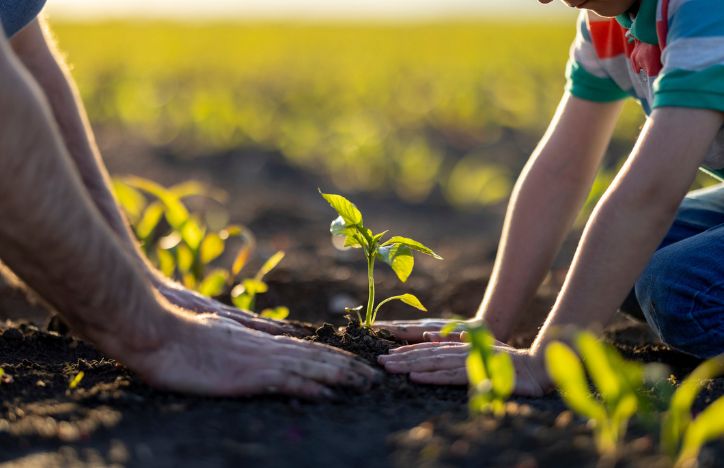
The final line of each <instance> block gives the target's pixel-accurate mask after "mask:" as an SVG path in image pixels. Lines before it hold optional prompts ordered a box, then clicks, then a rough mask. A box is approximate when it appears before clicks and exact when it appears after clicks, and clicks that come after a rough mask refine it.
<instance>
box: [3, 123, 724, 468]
mask: <svg viewBox="0 0 724 468" xmlns="http://www.w3.org/2000/svg"><path fill="white" fill-rule="evenodd" d="M100 140H101V141H102V142H103V141H107V142H110V143H108V144H110V145H111V146H112V149H107V150H106V151H105V153H106V156H107V157H108V156H109V155H110V158H109V160H108V162H109V166H110V168H111V171H112V172H113V173H115V174H120V173H129V172H130V173H138V174H143V175H144V177H150V178H154V179H156V180H159V181H160V182H162V183H165V184H169V183H172V182H178V181H183V180H187V179H189V178H192V177H193V178H196V179H200V180H203V181H207V182H209V183H212V184H213V185H214V186H216V187H221V188H223V189H224V190H226V191H227V192H228V193H229V200H230V202H229V207H230V212H231V215H232V220H233V221H234V222H242V223H245V224H247V225H248V226H250V227H251V229H252V230H253V231H254V232H255V233H256V234H257V236H258V237H259V249H258V252H257V256H256V258H255V259H254V262H256V265H258V264H260V263H261V262H262V261H263V259H264V258H266V257H267V256H268V255H269V254H270V253H273V251H275V249H279V248H282V249H284V250H285V251H287V258H285V260H284V262H283V263H282V265H281V266H280V267H279V268H278V269H277V270H275V271H274V272H273V273H272V274H271V275H270V277H269V284H270V291H269V293H267V294H265V295H263V296H260V297H259V306H260V307H265V306H268V305H281V304H284V305H287V306H289V307H290V309H291V310H292V315H291V318H292V319H294V320H298V321H300V322H305V323H306V324H307V325H306V326H307V328H308V329H309V330H310V333H311V335H310V336H309V337H308V338H307V339H310V340H314V341H319V342H324V343H328V344H331V345H333V346H338V347H340V348H343V349H347V350H349V351H352V352H354V353H356V354H358V355H360V356H361V357H362V358H365V359H367V360H369V361H370V362H372V363H374V362H375V357H376V356H377V355H379V354H382V353H385V352H387V351H388V349H389V348H390V347H393V346H397V345H399V344H400V343H399V342H397V341H396V340H395V339H394V338H393V337H391V336H389V335H385V334H378V333H370V332H367V331H366V330H362V329H360V328H359V327H358V326H356V325H355V324H354V322H351V323H350V322H348V321H347V320H346V319H345V317H344V314H343V309H344V307H345V306H354V305H357V304H361V303H363V301H364V300H365V298H366V294H367V289H366V275H365V270H364V268H365V265H364V262H363V261H360V260H361V259H359V258H357V255H356V254H359V252H355V251H338V250H336V249H334V247H333V246H332V245H331V243H330V241H329V237H328V234H327V226H328V223H329V221H330V220H331V219H332V217H333V216H332V212H331V210H330V209H329V208H328V207H327V206H326V204H325V203H324V202H323V200H321V198H319V197H318V194H317V193H316V187H318V186H320V187H331V183H330V182H329V181H328V180H326V179H324V177H323V176H320V175H315V174H310V173H306V172H304V171H301V170H299V169H296V168H293V167H289V166H286V165H284V164H283V160H282V159H281V158H280V157H279V156H278V155H274V154H271V155H270V154H255V153H249V152H240V153H230V154H222V155H208V156H207V157H206V158H203V159H198V158H194V159H180V158H175V157H173V156H172V155H169V154H167V153H164V152H160V153H159V152H158V150H157V151H156V152H155V153H154V152H152V151H151V150H150V149H148V148H145V147H142V146H139V147H135V146H133V144H132V141H131V142H130V143H129V142H124V143H123V144H118V143H119V142H117V141H115V140H113V139H112V138H105V139H104V138H103V137H102V136H101V138H100ZM527 150H529V148H524V149H523V150H522V152H526V151H527ZM131 155H132V157H131ZM130 161H133V162H130ZM245 168H253V171H252V172H253V173H252V174H249V173H248V171H246V172H245ZM350 198H352V199H353V201H355V202H356V203H357V204H358V206H359V207H360V208H361V209H362V212H363V213H364V214H365V215H366V218H365V219H366V221H367V222H368V224H370V225H372V226H373V227H375V230H376V231H378V230H382V229H383V228H385V229H386V228H390V229H391V232H392V233H394V234H401V235H410V236H413V237H415V238H418V239H419V240H420V241H422V242H424V243H425V244H428V245H430V246H432V247H434V248H435V249H436V250H437V251H438V252H439V253H441V254H442V256H443V257H445V261H444V262H436V261H433V260H431V259H427V258H420V259H418V264H417V265H416V269H415V271H414V272H413V274H412V276H411V278H410V280H409V282H408V283H407V284H405V285H401V284H399V283H398V282H397V281H396V280H395V278H394V276H393V274H392V273H391V272H389V271H386V270H383V269H380V271H379V273H378V275H377V278H378V285H377V288H378V291H379V293H378V294H379V295H380V296H385V295H388V294H393V293H398V294H399V293H400V292H401V291H403V290H404V291H409V292H412V293H414V294H416V295H417V296H418V297H420V299H421V300H422V302H423V303H424V304H426V305H427V306H428V309H430V310H431V311H434V312H431V314H434V315H436V316H453V315H458V316H469V315H470V314H471V313H473V311H474V310H475V309H476V307H477V305H478V302H479V301H480V298H481V297H482V293H483V291H484V288H485V284H486V280H487V278H488V276H489V271H490V267H491V262H492V259H493V255H494V250H495V247H496V236H497V232H498V231H499V229H500V222H501V214H502V210H501V207H492V208H488V209H478V210H473V211H464V212H461V211H455V210H453V209H451V208H450V207H447V206H446V205H445V204H444V203H442V202H440V200H439V199H437V198H435V197H432V198H431V199H430V200H427V201H426V202H425V203H422V204H417V205H414V204H406V203H403V202H401V201H399V200H397V199H395V198H394V197H392V196H391V195H385V194H375V195H370V194H352V195H351V196H350ZM567 258H570V252H569V251H568V252H564V254H562V256H561V258H560V259H559V261H558V265H565V264H566V262H567ZM221 261H222V263H223V262H227V263H228V262H229V259H228V258H224V259H222V260H221ZM256 265H254V264H252V270H253V267H254V266H256ZM561 275H562V272H561V271H554V272H552V274H551V275H550V277H549V278H548V280H547V282H546V284H545V285H544V287H543V288H541V290H540V291H539V294H538V296H537V298H536V300H535V301H534V303H533V304H532V305H531V308H530V319H529V321H528V323H526V324H525V325H524V326H523V327H521V329H520V330H518V332H517V338H516V341H515V342H516V344H520V345H525V343H526V342H529V341H530V339H531V337H532V336H533V335H534V334H535V330H536V329H537V327H538V326H539V325H540V323H541V322H542V320H543V318H544V316H545V314H546V312H547V311H548V310H549V308H550V306H551V304H552V301H553V298H554V297H555V290H556V288H557V287H558V286H559V285H560V278H561ZM17 297H18V295H17V294H15V295H14V296H13V301H12V302H0V317H10V318H12V320H8V321H7V322H5V324H4V326H2V328H1V329H0V367H1V368H3V369H4V371H5V376H3V377H2V381H1V382H0V402H1V403H0V404H1V406H0V447H2V450H0V462H6V463H7V464H8V466H23V467H25V466H68V465H73V466H111V465H113V466H154V467H166V466H168V467H172V466H173V467H176V466H210V467H216V466H219V467H223V466H272V467H292V466H294V467H307V466H309V467H320V466H334V467H362V466H376V467H386V466H391V467H408V466H429V467H448V466H475V467H479V466H500V467H503V466H504V467H512V466H517V467H543V466H590V467H594V466H646V467H658V466H670V462H669V461H668V460H667V459H666V458H664V457H662V456H661V455H659V454H658V450H657V437H656V435H655V433H653V432H651V431H649V430H647V429H646V428H645V427H644V426H643V425H642V423H640V422H634V423H633V424H632V426H631V428H630V430H629V431H628V434H627V436H626V440H625V443H624V444H623V446H622V448H621V451H620V454H619V457H618V458H617V459H601V458H599V457H598V455H597V453H596V450H595V444H594V441H593V438H592V436H591V429H590V428H589V427H588V426H587V424H586V422H585V421H583V420H581V419H580V418H578V417H576V416H574V415H573V414H571V413H570V412H568V411H567V410H566V408H565V406H564V404H563V403H562V402H561V400H560V398H558V397H557V396H556V395H555V394H551V395H548V396H546V397H544V398H540V399H528V398H515V399H513V400H512V401H511V402H510V403H509V405H508V411H507V414H506V416H504V417H503V418H501V419H495V418H493V417H491V416H476V417H471V416H470V415H469V414H468V411H467V392H466V390H465V389H464V388H460V387H434V386H424V385H417V384H413V383H411V382H409V380H408V379H407V378H406V377H404V376H393V375H389V376H387V377H386V378H385V380H384V381H383V382H382V383H380V384H379V385H377V386H376V387H374V388H372V389H371V390H370V391H368V392H366V393H362V394H359V393H352V392H349V391H342V390H340V391H338V393H337V398H336V399H334V400H331V401H323V402H308V401H301V400H297V399H289V398H282V397H254V398H200V397H191V396H185V395H180V394H174V393H169V392H161V391H156V390H154V389H152V388H150V387H148V386H147V385H145V384H144V383H143V382H142V381H140V380H139V379H138V378H137V377H136V376H135V375H134V374H133V373H132V372H130V371H128V370H127V369H126V368H125V367H123V366H122V365H120V364H119V363H117V362H115V361H113V360H111V359H108V358H106V357H104V356H103V355H102V354H101V353H99V352H98V351H97V350H95V349H94V348H93V347H92V346H91V345H89V344H87V343H84V342H82V341H78V340H76V339H75V338H73V337H72V336H70V335H68V334H61V333H58V332H56V331H52V332H51V331H48V329H47V325H46V324H45V323H43V322H42V321H39V319H37V315H36V316H34V317H35V318H34V321H35V322H36V324H31V323H29V322H24V321H23V320H22V319H19V318H18V317H20V316H22V315H23V313H22V312H23V311H24V309H23V307H24V306H22V305H20V304H19V302H18V300H17ZM36 309H37V305H36V306H33V310H36ZM382 314H384V318H385V319H392V318H416V317H419V313H418V312H416V311H410V310H408V309H407V308H406V307H405V306H403V305H398V304H390V307H389V308H388V309H387V310H384V311H383V312H382ZM344 326H346V327H347V328H346V329H344V328H342V329H340V327H344ZM55 329H56V330H57V329H58V328H57V326H56V328H55ZM61 331H62V330H61ZM607 338H608V340H609V341H611V342H613V343H614V344H616V346H618V347H619V349H621V351H622V352H624V354H625V355H626V356H627V357H630V358H633V359H639V360H642V361H656V362H664V363H666V364H668V365H670V366H671V368H672V371H673V373H674V375H675V376H676V378H681V377H683V376H684V375H685V374H686V373H687V372H689V371H690V370H691V369H692V368H693V367H694V366H696V365H697V363H698V361H697V360H696V359H693V358H691V357H689V356H686V355H683V354H681V353H678V352H676V351H674V350H672V349H670V348H668V347H667V346H665V345H663V344H660V343H656V342H655V340H652V336H651V334H650V333H649V332H648V331H647V328H646V326H645V325H642V324H638V323H636V322H633V321H631V320H629V319H626V318H624V317H619V318H618V319H617V320H616V323H615V324H614V325H613V326H612V327H610V328H609V330H608V332H607ZM81 371H82V372H83V374H84V376H83V378H82V379H81V380H80V382H79V383H78V385H77V386H76V387H75V388H72V389H71V388H70V386H69V382H70V381H71V380H72V379H73V378H74V377H76V376H77V375H78V373H79V372H81ZM722 394H724V379H717V380H714V381H712V382H711V383H710V384H709V385H708V386H707V387H706V389H705V390H704V392H703V393H702V396H701V397H700V398H699V400H698V401H697V404H696V406H697V408H698V409H700V408H702V407H703V406H705V405H706V404H707V403H709V402H711V401H712V400H713V399H715V398H716V397H718V396H720V395H722ZM723 456H724V445H722V444H721V443H713V444H709V445H708V446H707V447H706V448H705V450H704V451H703V452H702V455H701V457H700V464H701V466H717V465H718V463H717V462H716V460H721V459H722V457H723Z"/></svg>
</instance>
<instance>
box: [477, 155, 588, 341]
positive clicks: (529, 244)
mask: <svg viewBox="0 0 724 468" xmlns="http://www.w3.org/2000/svg"><path fill="white" fill-rule="evenodd" d="M581 182H582V183H578V182H568V183H561V181H560V180H557V178H556V176H555V174H553V173H551V172H549V171H548V170H547V169H546V168H545V167H541V165H536V163H535V161H533V162H532V164H530V165H529V166H527V167H526V169H525V170H524V172H523V174H522V176H521V178H520V179H519V181H518V183H517V185H516V189H515V191H514V192H513V196H512V198H511V201H510V206H509V208H508V212H507V214H506V220H505V224H504V228H503V233H502V235H501V242H500V245H499V247H498V254H497V256H496V260H495V266H494V268H493V273H492V275H491V277H490V281H489V282H488V286H487V289H486V294H485V297H484V298H483V301H482V303H481V305H480V309H479V311H478V318H481V319H483V320H484V321H485V322H486V324H487V325H488V326H489V327H490V328H491V330H492V332H493V334H494V335H495V336H496V338H498V339H499V340H503V341H505V340H507V339H508V338H509V335H510V333H511V332H512V328H513V327H515V325H516V323H518V322H519V320H520V319H521V317H522V316H523V315H524V312H525V310H526V308H527V306H528V305H529V303H530V301H531V299H532V298H533V296H534V295H535V293H536V291H537V289H538V287H539V285H540V284H541V282H542V281H543V278H544V277H545V275H546V273H547V272H548V270H549V268H550V266H551V264H552V262H553V259H554V257H555V255H556V253H557V252H558V250H559V249H560V246H561V244H562V243H563V240H564V239H565V236H566V234H567V232H568V230H569V229H570V227H571V225H572V223H573V220H574V219H575V216H576V213H577V212H578V211H579V210H580V207H581V205H582V203H583V201H584V200H585V196H586V193H587V189H588V187H589V184H588V177H585V178H583V177H582V178H581Z"/></svg>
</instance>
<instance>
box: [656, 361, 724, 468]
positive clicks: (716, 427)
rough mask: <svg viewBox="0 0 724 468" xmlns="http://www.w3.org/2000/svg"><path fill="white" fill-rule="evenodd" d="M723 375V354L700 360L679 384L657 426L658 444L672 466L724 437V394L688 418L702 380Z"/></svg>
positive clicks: (681, 463)
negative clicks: (693, 416)
mask: <svg viewBox="0 0 724 468" xmlns="http://www.w3.org/2000/svg"><path fill="white" fill-rule="evenodd" d="M722 374H724V354H720V355H719V356H717V357H714V358H711V359H709V360H707V361H704V362H703V363H701V364H700V365H699V367H697V368H696V369H694V371H693V372H692V373H691V374H690V375H689V376H688V377H687V378H686V379H684V381H683V382H682V383H681V385H679V388H677V389H676V391H675V392H674V394H673V396H672V398H671V404H670V406H669V410H668V411H667V412H666V414H665V415H664V418H663V422H662V425H661V446H662V448H663V449H664V450H665V451H666V452H667V454H668V455H669V456H671V457H672V458H676V466H685V465H686V464H687V463H689V462H690V461H691V460H694V459H696V457H697V456H698V455H699V451H700V450H701V447H702V446H703V445H704V444H706V443H707V442H709V441H711V440H714V439H716V438H719V437H722V436H724V397H720V398H718V399H717V400H715V401H714V402H713V403H711V404H710V405H709V406H707V407H706V409H704V410H703V411H702V412H701V413H699V415H698V416H697V417H696V418H695V419H692V415H691V413H692V409H691V407H692V405H693V404H694V400H695V399H696V397H697V395H698V394H699V391H700V390H701V388H702V386H703V385H704V382H705V381H707V380H709V379H713V378H715V377H717V376H720V375H722Z"/></svg>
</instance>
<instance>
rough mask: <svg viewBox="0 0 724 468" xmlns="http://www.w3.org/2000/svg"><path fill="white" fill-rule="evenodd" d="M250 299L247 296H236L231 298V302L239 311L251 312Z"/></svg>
mask: <svg viewBox="0 0 724 468" xmlns="http://www.w3.org/2000/svg"><path fill="white" fill-rule="evenodd" d="M252 299H253V298H252V297H251V296H250V295H248V294H239V295H237V296H234V295H232V296H231V302H233V303H234V305H235V306H236V307H237V308H239V309H241V310H251V307H250V306H251V301H252Z"/></svg>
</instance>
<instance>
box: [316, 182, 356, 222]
mask: <svg viewBox="0 0 724 468" xmlns="http://www.w3.org/2000/svg"><path fill="white" fill-rule="evenodd" d="M319 193H320V194H321V195H322V196H323V197H324V199H325V200H327V203H329V204H330V206H331V207H332V208H334V210H335V211H336V212H337V214H339V215H340V216H341V217H342V219H344V222H345V223H346V224H348V225H354V224H358V225H361V224H362V213H361V212H360V210H358V209H357V207H356V206H355V205H354V203H352V202H351V201H349V200H347V199H346V198H344V197H343V196H341V195H335V194H331V193H323V192H322V191H321V190H319Z"/></svg>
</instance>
